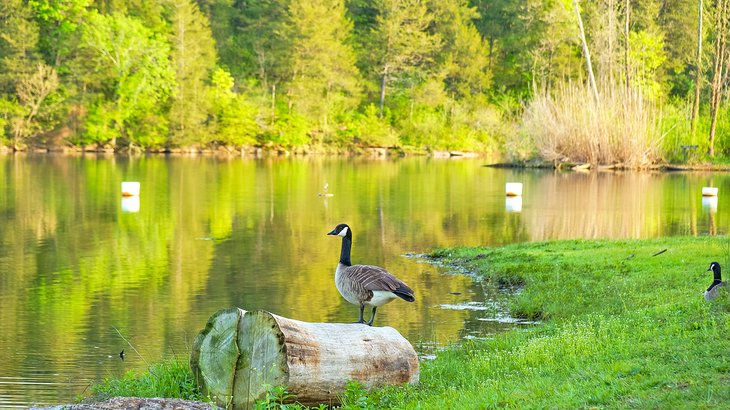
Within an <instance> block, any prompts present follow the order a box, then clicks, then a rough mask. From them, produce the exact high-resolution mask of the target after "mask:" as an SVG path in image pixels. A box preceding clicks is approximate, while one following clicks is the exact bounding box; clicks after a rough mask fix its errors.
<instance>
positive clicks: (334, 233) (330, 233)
mask: <svg viewBox="0 0 730 410" xmlns="http://www.w3.org/2000/svg"><path fill="white" fill-rule="evenodd" d="M327 235H337V228H335V229H333V230H331V231H329V232H327Z"/></svg>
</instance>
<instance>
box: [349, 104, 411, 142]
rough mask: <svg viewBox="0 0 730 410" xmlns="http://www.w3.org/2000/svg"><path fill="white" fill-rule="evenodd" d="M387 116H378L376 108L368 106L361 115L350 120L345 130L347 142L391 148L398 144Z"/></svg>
mask: <svg viewBox="0 0 730 410" xmlns="http://www.w3.org/2000/svg"><path fill="white" fill-rule="evenodd" d="M389 121H390V119H389V118H388V115H385V116H383V117H381V116H380V115H378V107H376V106H375V105H374V104H370V105H368V106H367V107H366V108H365V112H364V113H362V114H356V115H355V118H353V119H351V120H350V124H351V125H350V127H349V128H348V129H347V130H346V134H347V135H348V138H347V142H348V143H349V142H353V143H356V144H362V145H365V146H371V147H392V146H394V145H397V144H398V134H397V133H396V132H395V130H394V129H393V127H391V126H390V123H389Z"/></svg>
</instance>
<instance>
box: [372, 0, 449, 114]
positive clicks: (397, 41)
mask: <svg viewBox="0 0 730 410" xmlns="http://www.w3.org/2000/svg"><path fill="white" fill-rule="evenodd" d="M376 4H377V8H378V10H379V12H380V14H379V15H378V17H377V20H376V21H377V25H376V28H375V33H374V35H375V38H376V42H377V44H376V49H377V50H379V55H378V58H377V60H378V67H379V71H378V75H379V78H380V115H381V116H382V114H383V106H384V105H385V94H386V89H387V88H388V85H389V84H390V83H391V82H393V81H399V80H400V81H402V80H406V79H411V80H416V79H417V78H418V77H419V76H425V72H424V70H425V69H426V68H429V64H430V63H432V62H433V54H434V53H435V52H436V51H437V50H438V49H439V48H440V47H441V37H440V36H439V35H438V34H432V33H430V32H429V28H430V27H431V25H432V24H433V21H434V15H433V13H431V12H430V11H429V10H428V8H427V4H426V1H425V0H377V3H376Z"/></svg>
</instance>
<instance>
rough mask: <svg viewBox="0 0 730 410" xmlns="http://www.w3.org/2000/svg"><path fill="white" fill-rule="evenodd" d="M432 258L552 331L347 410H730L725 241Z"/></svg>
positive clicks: (502, 343)
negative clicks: (715, 290)
mask: <svg viewBox="0 0 730 410" xmlns="http://www.w3.org/2000/svg"><path fill="white" fill-rule="evenodd" d="M663 249H666V251H665V252H663V253H661V254H659V255H657V256H652V255H653V254H655V253H657V252H659V251H661V250H663ZM432 257H433V258H435V259H439V260H440V261H442V262H444V263H447V264H454V265H457V266H459V267H461V268H465V269H467V270H469V271H471V272H474V273H475V274H476V275H478V276H481V277H483V278H484V279H485V280H487V281H492V282H494V283H496V284H521V285H522V286H523V290H522V291H521V292H519V294H518V295H516V296H515V297H514V298H513V300H512V302H511V306H510V308H511V312H512V314H513V315H517V316H521V317H527V318H536V319H540V320H541V321H542V322H543V324H541V325H539V326H536V327H534V328H531V329H529V330H515V331H511V332H507V333H505V334H501V335H498V336H497V337H495V338H494V339H492V340H485V341H468V342H465V343H463V344H460V345H458V346H454V347H452V348H450V349H448V350H446V351H444V352H442V353H441V354H439V355H438V357H437V358H436V359H435V360H433V361H428V362H424V363H423V365H422V369H421V382H420V384H419V385H417V386H409V387H398V388H387V389H384V390H380V391H377V392H373V393H370V394H369V395H366V394H365V393H364V392H362V391H358V390H357V389H356V388H353V389H350V391H349V392H348V397H347V400H346V403H347V406H346V407H349V408H490V407H516V408H590V407H596V408H722V407H723V406H726V405H727V403H728V402H730V354H729V352H730V298H725V299H724V300H720V301H715V302H712V303H707V302H705V301H704V300H703V297H702V293H703V291H704V289H705V288H706V287H707V286H708V285H709V283H710V282H711V275H710V273H709V272H706V269H707V267H708V266H709V263H710V262H711V261H713V260H715V261H718V262H720V263H721V264H723V265H726V266H728V267H730V239H728V238H717V237H715V238H713V237H702V238H663V239H656V240H643V241H561V242H544V243H535V244H518V245H511V246H506V247H501V248H469V249H467V248H460V249H445V250H439V251H436V252H434V253H433V255H432ZM728 270H729V271H730V269H728ZM728 276H730V275H728ZM186 371H187V370H186V369H184V368H182V369H180V372H183V373H184V372H186ZM108 383H109V382H108ZM108 383H107V385H108ZM107 394H113V392H110V391H107ZM275 401H276V400H272V401H271V402H272V403H274V402H275ZM271 406H273V404H272V405H271Z"/></svg>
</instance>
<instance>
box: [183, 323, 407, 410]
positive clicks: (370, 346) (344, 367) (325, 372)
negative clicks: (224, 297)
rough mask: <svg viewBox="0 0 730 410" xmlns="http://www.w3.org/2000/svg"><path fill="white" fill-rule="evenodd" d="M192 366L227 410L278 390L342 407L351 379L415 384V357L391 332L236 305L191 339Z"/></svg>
mask: <svg viewBox="0 0 730 410" xmlns="http://www.w3.org/2000/svg"><path fill="white" fill-rule="evenodd" d="M190 367H191V369H192V370H193V374H194V375H195V378H196V380H197V382H198V385H199V386H200V387H201V388H202V390H203V393H204V394H206V395H208V396H209V397H211V398H213V399H214V400H216V401H217V402H218V404H219V405H221V406H223V407H225V408H228V409H231V408H232V409H246V408H250V407H252V406H253V405H254V404H255V403H256V401H257V400H261V399H264V398H265V397H266V392H267V390H268V389H269V388H271V387H276V386H284V387H286V389H287V391H288V392H289V394H291V395H293V396H294V397H292V400H293V401H297V402H299V403H302V404H306V405H317V404H320V403H326V404H338V403H339V397H340V396H341V395H342V393H343V392H344V391H345V386H346V384H347V382H348V381H350V380H356V381H358V382H360V383H361V384H362V385H363V386H364V387H365V388H366V389H371V388H374V387H378V386H384V385H393V384H403V383H416V382H418V356H417V355H416V352H415V350H414V349H413V346H411V344H410V343H409V342H408V341H407V340H406V339H405V338H404V337H403V336H401V335H400V333H398V331H396V330H395V329H393V328H391V327H370V326H367V325H363V324H354V323H353V324H341V323H308V322H302V321H299V320H293V319H287V318H285V317H281V316H277V315H274V314H272V313H269V312H266V311H262V310H257V311H252V312H247V311H245V310H243V309H237V308H234V309H226V310H221V311H218V312H216V313H215V314H214V315H213V316H211V318H210V319H209V320H208V323H207V325H206V327H205V329H203V330H202V331H201V332H200V334H198V336H197V337H196V338H195V341H194V342H193V349H192V354H191V357H190Z"/></svg>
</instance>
